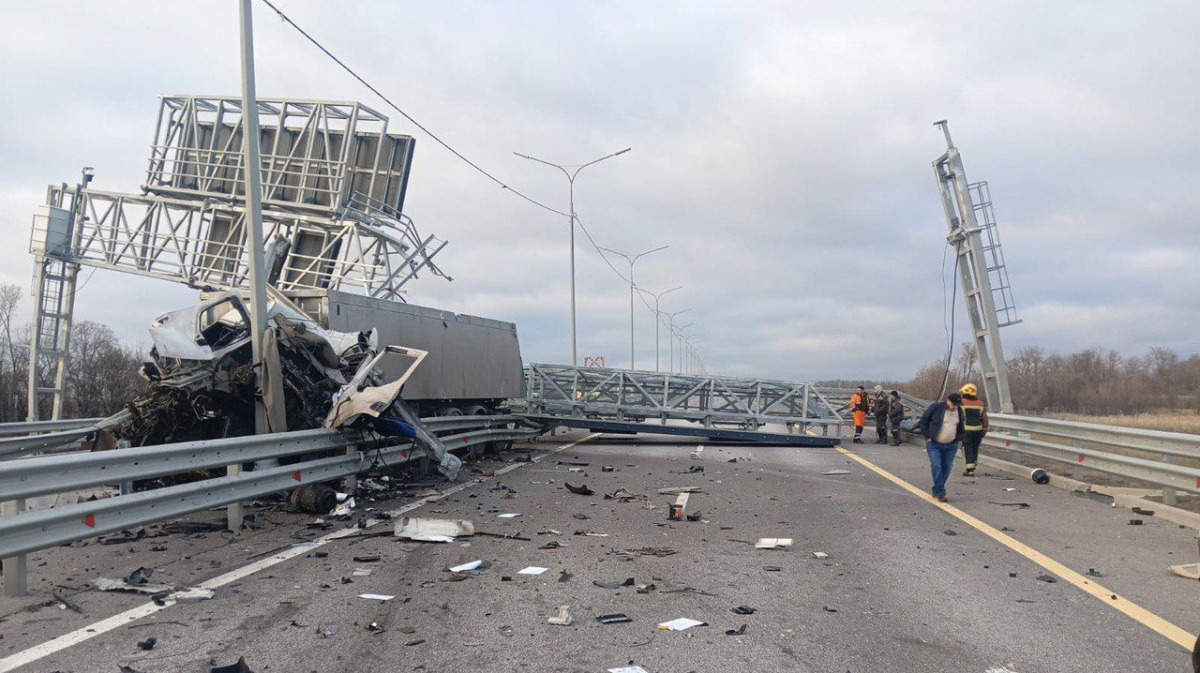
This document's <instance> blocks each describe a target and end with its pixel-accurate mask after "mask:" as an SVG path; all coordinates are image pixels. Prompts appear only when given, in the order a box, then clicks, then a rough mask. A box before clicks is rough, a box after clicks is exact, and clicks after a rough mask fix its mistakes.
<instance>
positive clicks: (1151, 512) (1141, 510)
mask: <svg viewBox="0 0 1200 673" xmlns="http://www.w3.org/2000/svg"><path fill="white" fill-rule="evenodd" d="M1131 509H1132V510H1133V513H1134V514H1137V515H1140V516H1154V510H1152V509H1146V508H1144V507H1132V508H1131Z"/></svg>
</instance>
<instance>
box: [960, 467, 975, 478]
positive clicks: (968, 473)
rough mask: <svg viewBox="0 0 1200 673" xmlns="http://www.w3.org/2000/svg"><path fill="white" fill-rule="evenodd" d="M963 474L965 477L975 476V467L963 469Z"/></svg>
mask: <svg viewBox="0 0 1200 673" xmlns="http://www.w3.org/2000/svg"><path fill="white" fill-rule="evenodd" d="M963 476H964V477H974V476H975V468H973V467H968V468H967V469H965V470H963Z"/></svg>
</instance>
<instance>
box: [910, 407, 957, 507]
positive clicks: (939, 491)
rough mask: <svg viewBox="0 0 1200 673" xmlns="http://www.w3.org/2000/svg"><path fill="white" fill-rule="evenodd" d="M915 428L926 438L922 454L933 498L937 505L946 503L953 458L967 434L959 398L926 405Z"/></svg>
mask: <svg viewBox="0 0 1200 673" xmlns="http://www.w3.org/2000/svg"><path fill="white" fill-rule="evenodd" d="M917 427H918V428H920V431H921V436H922V437H924V438H925V453H926V454H928V455H929V469H930V472H931V473H932V475H933V497H934V498H935V499H936V500H937V501H938V502H946V479H948V478H949V477H950V472H951V471H952V470H953V469H954V454H956V453H958V443H959V442H961V441H962V438H963V434H964V433H965V432H966V431H965V429H964V428H963V414H962V395H960V394H959V393H950V394H949V395H947V396H946V399H945V400H943V401H941V402H934V403H933V404H931V405H929V408H928V409H926V410H925V413H924V414H922V415H921V422H920V423H919V424H918V425H917Z"/></svg>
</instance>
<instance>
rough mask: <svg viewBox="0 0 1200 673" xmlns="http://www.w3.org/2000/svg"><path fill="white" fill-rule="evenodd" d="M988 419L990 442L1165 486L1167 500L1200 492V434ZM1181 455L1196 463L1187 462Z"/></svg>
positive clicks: (1042, 420)
mask: <svg viewBox="0 0 1200 673" xmlns="http://www.w3.org/2000/svg"><path fill="white" fill-rule="evenodd" d="M988 418H989V420H990V421H991V431H990V432H989V433H988V435H987V437H985V438H984V441H983V444H984V446H987V447H991V448H995V449H1004V450H1005V451H1011V452H1013V453H1015V454H1017V455H1018V456H1023V455H1027V456H1035V457H1038V458H1043V459H1045V460H1052V461H1055V462H1059V463H1065V464H1069V465H1073V466H1075V467H1083V468H1087V469H1090V470H1098V471H1100V472H1105V473H1108V474H1113V475H1117V476H1121V477H1126V478H1129V479H1136V480H1139V481H1144V482H1148V483H1151V484H1155V485H1157V486H1162V487H1163V501H1164V502H1166V503H1167V504H1173V503H1174V501H1175V497H1176V491H1179V490H1182V491H1188V492H1190V493H1200V469H1198V468H1197V467H1195V466H1194V465H1200V435H1190V434H1186V433H1181V432H1162V431H1159V430H1141V429H1138V428H1123V427H1119V426H1115V425H1098V424H1095V423H1081V422H1078V421H1062V420H1057V419H1051V418H1035V417H1031V416H1016V415H1012V414H989V415H988ZM1113 449H1116V450H1115V451H1114V450H1113ZM1137 453H1140V454H1143V455H1148V456H1150V457H1143V456H1139V455H1136V454H1137ZM1179 459H1189V460H1191V461H1195V462H1194V463H1193V465H1183V464H1178V463H1177V461H1178V460H1179Z"/></svg>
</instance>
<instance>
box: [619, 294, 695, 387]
mask: <svg viewBox="0 0 1200 673" xmlns="http://www.w3.org/2000/svg"><path fill="white" fill-rule="evenodd" d="M631 275H632V274H631ZM682 289H683V286H682V285H676V286H675V287H673V288H671V289H670V290H663V291H662V292H658V293H655V292H650V291H649V290H643V289H642V288H640V287H639V288H638V292H641V293H642V294H648V295H650V296H651V297H654V371H656V372H657V371H661V370H660V369H659V365H658V347H659V343H660V341H661V340H660V339H659V337H658V328H659V326H660V325H661V324H662V315H663V314H662V311H659V310H658V303H659V301H661V300H662V298H663V297H665V296H667V295H668V294H671V293H672V292H674V291H675V290H682Z"/></svg>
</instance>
